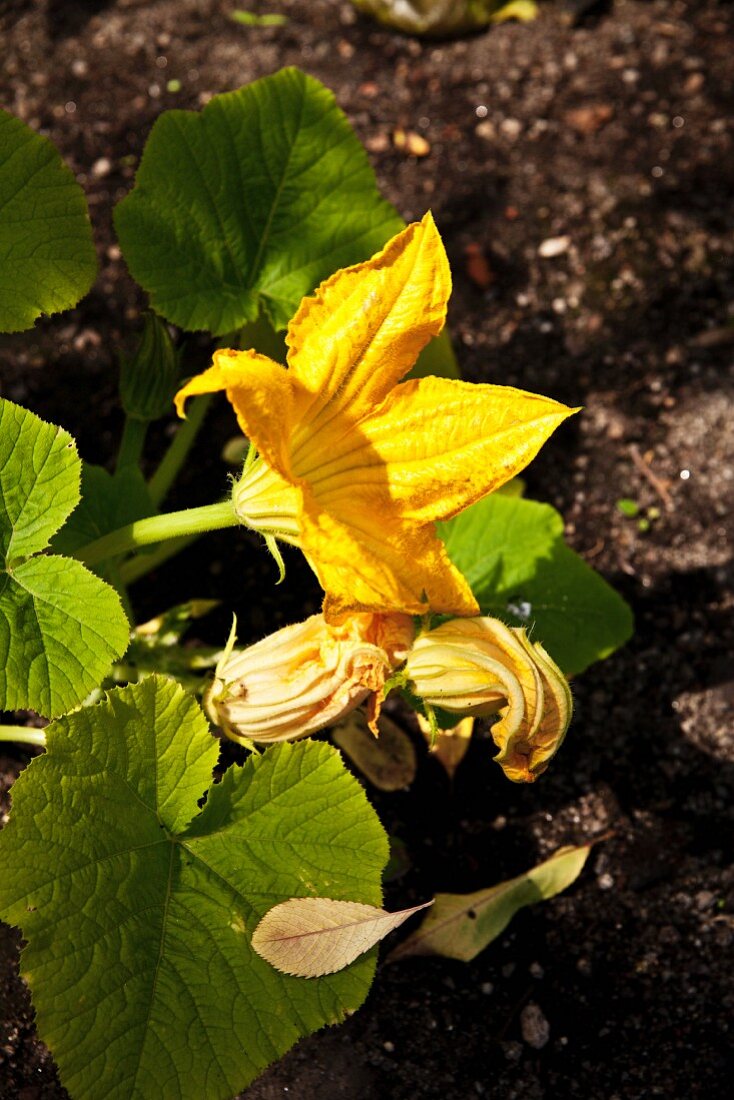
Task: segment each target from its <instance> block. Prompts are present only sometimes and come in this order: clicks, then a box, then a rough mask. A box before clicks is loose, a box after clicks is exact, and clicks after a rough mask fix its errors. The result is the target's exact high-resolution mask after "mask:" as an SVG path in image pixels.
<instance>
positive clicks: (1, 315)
mask: <svg viewBox="0 0 734 1100" xmlns="http://www.w3.org/2000/svg"><path fill="white" fill-rule="evenodd" d="M96 272H97V257H96V254H95V251H94V244H93V242H92V228H91V225H90V223H89V213H88V211H87V202H86V199H85V197H84V192H83V191H82V189H81V187H80V186H79V184H78V183H77V182H76V180H75V179H74V177H73V175H72V174H71V171H70V170H69V169H68V168H67V166H66V165H65V164H64V162H63V161H62V159H61V157H60V156H59V153H58V151H57V149H56V148H55V146H54V145H53V144H52V143H51V142H50V141H49V140H48V138H45V137H42V136H41V134H37V133H36V132H35V131H34V130H31V128H30V127H29V126H26V125H25V123H24V122H21V121H20V119H19V118H14V117H13V116H12V115H10V114H8V112H7V111H3V110H0V332H19V331H21V330H22V329H27V328H31V327H32V326H33V323H34V321H35V320H36V318H37V317H39V316H40V314H41V313H55V312H57V311H58V310H60V309H70V308H71V306H74V305H76V303H77V302H78V301H79V299H80V298H81V297H83V295H85V294H86V293H87V291H88V290H89V288H90V287H91V285H92V283H93V282H94V277H95V275H96Z"/></svg>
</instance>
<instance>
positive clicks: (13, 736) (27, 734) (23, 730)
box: [0, 726, 46, 749]
mask: <svg viewBox="0 0 734 1100" xmlns="http://www.w3.org/2000/svg"><path fill="white" fill-rule="evenodd" d="M0 741H17V742H19V743H21V744H24V745H37V746H38V748H39V749H43V748H45V747H46V734H45V732H44V731H43V730H37V729H33V728H32V727H30V726H0Z"/></svg>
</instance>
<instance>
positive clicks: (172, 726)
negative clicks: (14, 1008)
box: [0, 677, 388, 1100]
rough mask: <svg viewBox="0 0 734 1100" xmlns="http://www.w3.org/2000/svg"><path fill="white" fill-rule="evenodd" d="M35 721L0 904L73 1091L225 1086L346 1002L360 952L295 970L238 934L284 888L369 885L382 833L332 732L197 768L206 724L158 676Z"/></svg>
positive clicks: (215, 1094) (220, 1096)
mask: <svg viewBox="0 0 734 1100" xmlns="http://www.w3.org/2000/svg"><path fill="white" fill-rule="evenodd" d="M46 738H47V752H46V754H45V755H44V756H42V757H39V758H38V759H36V760H34V761H33V763H32V764H31V765H30V767H29V768H28V769H27V770H26V771H25V772H24V773H23V774H22V776H21V777H20V779H19V780H18V782H17V783H16V785H15V787H14V788H13V808H12V813H11V817H10V822H9V824H8V825H7V827H6V828H5V829H4V830H3V832H2V833H1V834H0V865H1V866H2V867H3V874H2V876H0V911H1V912H2V915H3V917H4V918H5V919H6V920H7V921H9V922H10V923H13V924H17V925H19V926H20V928H21V929H22V932H23V936H24V938H25V939H26V940H27V941H28V946H27V947H26V949H25V950H24V952H23V956H22V963H21V966H22V972H23V975H24V977H25V979H26V981H27V982H28V984H29V986H30V988H31V992H32V995H33V1000H34V1005H35V1009H36V1017H37V1022H38V1028H39V1032H40V1034H41V1036H42V1038H43V1039H44V1041H45V1042H46V1043H47V1044H48V1046H49V1047H50V1048H51V1050H52V1052H53V1054H54V1057H55V1058H56V1061H57V1063H58V1066H59V1070H60V1074H61V1079H62V1082H63V1084H64V1085H65V1087H66V1088H67V1089H68V1091H69V1093H70V1094H71V1095H72V1096H74V1097H79V1098H82V1097H90V1098H91V1097H104V1098H105V1100H107V1098H110V1100H123V1098H126V1100H127V1098H131V1097H145V1098H147V1097H171V1098H176V1100H179V1098H183V1097H186V1098H191V1100H200V1098H204V1097H205V1098H206V1100H231V1097H232V1096H234V1095H235V1094H236V1093H237V1092H239V1091H240V1090H241V1089H243V1088H244V1087H245V1086H246V1085H247V1084H248V1083H249V1082H250V1081H251V1080H252V1079H253V1078H254V1077H255V1076H256V1075H257V1074H258V1073H259V1072H260V1070H262V1069H263V1068H264V1067H265V1066H266V1065H267V1064H268V1063H269V1062H272V1061H274V1060H275V1059H276V1058H278V1057H279V1056H280V1055H281V1054H283V1053H284V1052H285V1051H286V1050H287V1049H288V1048H289V1047H290V1046H292V1045H293V1043H294V1042H296V1040H297V1039H299V1038H300V1037H301V1036H303V1035H306V1034H308V1033H309V1032H311V1031H314V1030H316V1029H317V1028H320V1027H322V1026H324V1025H325V1024H329V1023H335V1022H337V1021H339V1020H342V1019H343V1018H344V1016H345V1015H346V1014H347V1013H351V1012H353V1011H354V1010H355V1009H356V1008H357V1007H358V1006H359V1005H360V1004H361V1002H362V1001H363V999H364V997H365V995H366V993H367V990H368V988H369V984H370V981H371V978H372V974H373V970H374V959H375V957H374V953H372V954H371V955H367V956H365V957H363V958H361V959H359V960H358V961H357V962H355V963H354V964H353V965H351V966H350V967H349V968H348V969H346V970H344V971H342V972H341V973H339V974H337V975H334V976H331V977H326V978H322V979H317V980H314V981H304V980H302V979H299V978H292V977H286V976H284V975H283V974H280V973H278V972H277V971H276V970H274V969H273V968H272V967H271V966H270V965H269V964H268V963H266V962H265V961H264V960H263V959H261V958H260V957H259V956H258V955H256V954H255V952H254V951H253V948H252V942H251V937H252V933H253V931H254V929H255V928H256V926H257V924H258V923H259V921H260V920H261V918H262V917H263V916H264V915H265V913H266V912H267V911H268V910H270V909H272V907H273V906H274V905H277V904H278V903H279V902H281V901H285V900H286V899H288V898H292V897H298V896H313V895H314V894H326V893H328V894H329V895H330V896H332V897H334V898H336V899H338V900H340V899H350V900H351V899H357V900H359V901H361V902H363V903H365V904H369V905H379V904H380V903H381V889H380V875H381V871H382V868H383V866H384V864H385V862H386V860H387V854H388V846H387V838H386V836H385V834H384V832H383V830H382V827H381V826H380V823H379V821H378V820H377V817H376V816H375V813H374V811H373V810H372V808H371V807H370V806H369V804H368V802H367V800H366V798H365V796H364V792H363V791H362V789H361V787H360V785H359V784H358V783H357V781H356V780H355V779H353V778H352V777H351V776H350V775H349V774H348V773H347V772H346V771H345V769H344V766H343V764H342V762H341V759H340V757H339V754H338V753H337V752H336V751H335V750H334V749H332V748H331V747H330V746H328V745H325V744H321V743H317V742H312V741H304V742H301V743H298V744H293V745H291V744H284V745H278V746H276V747H275V748H273V749H270V750H268V751H267V752H265V753H263V754H262V755H260V756H255V757H251V758H250V759H249V760H248V761H247V763H246V764H245V766H244V767H243V768H237V767H234V768H230V770H229V771H227V772H226V774H225V776H224V778H223V780H222V782H221V783H218V784H215V785H213V786H210V783H211V770H212V768H213V766H214V764H215V762H216V759H217V751H218V743H217V741H216V740H215V739H214V738H213V737H212V736H211V734H210V733H209V727H208V724H207V722H206V720H205V718H204V716H203V714H202V713H201V711H200V710H199V708H198V706H197V705H196V704H195V702H194V701H193V700H192V699H191V698H190V697H189V696H187V695H186V694H185V692H183V690H182V689H181V688H180V687H179V686H178V685H177V684H175V683H173V682H172V681H167V680H164V679H163V678H162V677H151V678H149V679H147V680H144V681H142V682H141V683H139V684H135V685H132V686H128V687H126V688H122V689H119V690H115V691H111V692H110V693H109V694H108V695H107V696H106V697H105V699H104V700H103V702H101V703H100V704H98V705H97V706H95V707H89V708H85V709H82V710H78V711H75V712H74V713H73V714H70V715H67V716H65V717H64V718H62V719H59V720H58V721H56V722H54V723H52V724H51V725H50V726H48V727H47V729H46ZM207 787H209V793H208V798H207V801H206V805H205V806H204V809H203V810H201V811H200V810H199V807H198V803H199V802H200V800H201V795H202V793H203V792H204V791H205V789H206V788H207ZM192 819H193V820H192ZM189 822H190V824H188V823H189Z"/></svg>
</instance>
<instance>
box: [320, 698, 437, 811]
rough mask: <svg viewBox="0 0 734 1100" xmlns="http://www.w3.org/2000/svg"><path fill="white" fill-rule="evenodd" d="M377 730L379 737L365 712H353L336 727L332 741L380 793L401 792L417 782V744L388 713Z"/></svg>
mask: <svg viewBox="0 0 734 1100" xmlns="http://www.w3.org/2000/svg"><path fill="white" fill-rule="evenodd" d="M377 728H378V729H379V731H380V736H379V737H375V735H374V733H372V731H371V730H370V729H369V728H368V726H367V719H366V718H365V716H364V714H363V713H362V712H361V711H358V710H357V711H352V713H351V714H349V715H347V717H346V718H345V719H344V720H343V721H342V722H340V723H339V725H337V726H335V727H334V729H333V730H332V731H331V739H332V741H333V742H334V744H335V745H337V746H338V747H339V748H340V749H341V750H342V752H343V753H344V755H345V756H346V757H347V758H348V759H349V760H351V762H352V763H353V764H354V766H355V767H356V768H358V769H359V770H360V771H361V772H362V774H363V775H365V776H366V777H367V779H369V781H370V783H374V785H375V786H376V787H377V789H378V790H380V791H401V790H403V789H404V788H405V787H409V786H410V784H411V783H412V782H413V780H414V779H415V769H416V758H415V749H414V748H413V742H412V741H411V740H410V738H409V737H408V735H407V733H405V731H404V730H402V729H401V728H400V726H399V725H398V724H397V722H393V721H392V719H391V718H388V717H387V715H386V714H381V715H380V717H379V718H378V720H377Z"/></svg>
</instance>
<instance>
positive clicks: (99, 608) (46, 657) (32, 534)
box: [0, 400, 128, 717]
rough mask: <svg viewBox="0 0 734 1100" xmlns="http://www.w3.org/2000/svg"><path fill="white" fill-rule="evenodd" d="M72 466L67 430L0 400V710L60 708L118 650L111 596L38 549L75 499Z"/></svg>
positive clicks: (124, 631) (122, 636)
mask: <svg viewBox="0 0 734 1100" xmlns="http://www.w3.org/2000/svg"><path fill="white" fill-rule="evenodd" d="M80 468H81V463H80V461H79V457H78V455H77V453H76V448H75V446H74V441H73V439H72V438H71V436H70V435H68V433H67V432H64V431H62V429H61V428H57V427H55V426H54V425H53V424H46V423H44V421H42V420H40V419H39V418H38V417H37V416H34V415H33V413H30V412H28V411H27V410H26V409H21V408H20V407H19V406H18V405H13V404H12V403H11V402H9V401H3V400H0V710H18V709H20V708H26V707H29V708H31V709H33V710H35V711H38V712H39V713H40V714H44V715H46V716H48V717H52V716H54V715H57V714H60V713H62V712H63V711H64V710H68V709H69V708H70V707H73V706H76V705H77V704H78V703H80V702H81V701H82V700H83V699H84V698H86V696H87V695H88V694H89V692H90V691H91V690H92V689H93V688H95V687H97V686H98V685H99V683H100V681H101V680H102V678H103V677H104V675H105V673H106V672H107V671H108V669H109V667H110V665H111V664H112V661H113V660H114V659H115V658H116V657H120V656H121V655H122V654H123V653H124V651H125V649H126V647H127V643H128V624H127V619H126V618H125V615H124V612H123V610H122V606H121V604H120V600H119V598H118V596H117V593H116V592H114V590H113V589H111V588H110V587H109V586H108V585H106V584H105V583H104V582H103V581H101V580H99V579H98V578H97V577H95V576H94V575H93V574H92V573H90V572H89V570H88V569H86V568H85V567H84V566H83V565H82V564H81V563H80V562H77V561H72V560H70V559H68V558H63V557H57V556H48V555H45V554H44V555H40V554H38V552H39V551H42V550H44V549H45V547H46V546H47V545H48V542H49V539H50V538H51V537H52V535H53V534H54V533H55V532H56V530H57V529H58V528H59V527H60V526H61V524H62V523H63V522H64V520H65V519H66V517H67V516H68V515H69V513H70V512H71V511H72V510H73V508H74V506H75V505H76V503H77V501H78V500H79V480H80ZM34 554H36V555H38V556H35V557H34V556H31V555H34Z"/></svg>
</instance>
